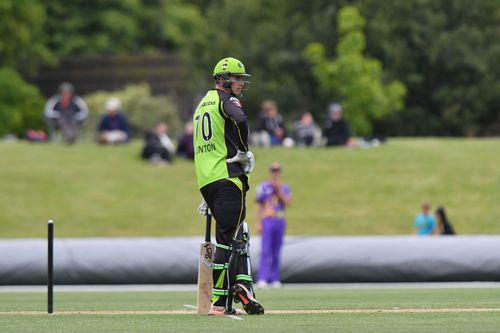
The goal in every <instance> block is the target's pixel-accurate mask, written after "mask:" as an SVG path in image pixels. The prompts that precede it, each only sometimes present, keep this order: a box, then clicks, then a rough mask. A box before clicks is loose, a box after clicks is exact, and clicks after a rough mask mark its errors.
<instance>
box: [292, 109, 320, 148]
mask: <svg viewBox="0 0 500 333" xmlns="http://www.w3.org/2000/svg"><path fill="white" fill-rule="evenodd" d="M293 138H294V140H295V143H296V145H297V146H302V147H304V146H305V147H317V146H319V145H320V143H321V129H320V128H319V126H318V125H317V124H316V123H315V122H314V118H313V116H312V114H311V113H310V112H304V113H303V114H302V116H301V117H300V120H299V121H298V122H297V123H296V124H295V128H294V130H293Z"/></svg>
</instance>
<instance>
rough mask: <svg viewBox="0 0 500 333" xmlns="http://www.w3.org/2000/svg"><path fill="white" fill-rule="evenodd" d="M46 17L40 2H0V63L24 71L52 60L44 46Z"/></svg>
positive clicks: (11, 0)
mask: <svg viewBox="0 0 500 333" xmlns="http://www.w3.org/2000/svg"><path fill="white" fill-rule="evenodd" d="M45 20H46V15H45V10H44V8H43V6H42V5H41V4H40V2H39V1H36V0H2V1H0V66H10V67H14V68H23V69H24V70H25V71H26V70H33V69H35V68H36V65H38V64H41V63H53V62H54V61H55V58H54V57H53V55H52V53H51V51H50V50H49V49H48V48H47V45H46V34H45V32H44V29H43V26H44V24H45Z"/></svg>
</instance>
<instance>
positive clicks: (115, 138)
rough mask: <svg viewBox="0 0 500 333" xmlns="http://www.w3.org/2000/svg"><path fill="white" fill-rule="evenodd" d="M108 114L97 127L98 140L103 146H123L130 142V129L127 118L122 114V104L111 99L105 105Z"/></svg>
mask: <svg viewBox="0 0 500 333" xmlns="http://www.w3.org/2000/svg"><path fill="white" fill-rule="evenodd" d="M105 107H106V112H107V113H106V114H105V115H103V116H102V118H101V121H100V122H99V126H98V127H97V139H98V142H99V143H101V144H121V143H127V142H128V141H129V140H130V127H129V123H128V120H127V117H126V116H125V115H124V114H123V113H122V112H121V107H122V103H121V101H120V100H119V99H118V98H116V97H113V98H110V99H108V101H107V102H106V104H105Z"/></svg>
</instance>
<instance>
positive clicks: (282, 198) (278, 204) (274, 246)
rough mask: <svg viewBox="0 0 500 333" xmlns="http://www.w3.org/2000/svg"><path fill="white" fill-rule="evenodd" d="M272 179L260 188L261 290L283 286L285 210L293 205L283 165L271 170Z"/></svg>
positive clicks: (258, 218)
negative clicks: (281, 278)
mask: <svg viewBox="0 0 500 333" xmlns="http://www.w3.org/2000/svg"><path fill="white" fill-rule="evenodd" d="M269 171H270V174H271V177H270V180H268V181H265V182H263V183H261V184H260V185H259V186H258V187H257V197H256V201H257V204H258V211H257V220H258V223H259V224H258V230H259V232H260V234H261V235H262V242H261V243H262V246H261V253H260V266H259V276H258V282H257V286H258V287H267V286H268V285H269V284H270V285H271V286H273V287H280V286H281V282H280V275H279V273H280V255H281V246H282V244H283V236H284V235H285V229H286V221H285V208H286V207H288V205H290V202H291V190H290V187H289V186H288V184H285V183H283V182H282V180H281V171H282V170H281V165H280V164H279V163H277V162H274V163H272V164H271V166H270V167H269Z"/></svg>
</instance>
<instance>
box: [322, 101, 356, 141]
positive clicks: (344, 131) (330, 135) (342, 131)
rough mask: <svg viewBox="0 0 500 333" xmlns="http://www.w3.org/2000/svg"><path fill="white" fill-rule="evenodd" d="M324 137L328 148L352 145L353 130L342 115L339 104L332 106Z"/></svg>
mask: <svg viewBox="0 0 500 333" xmlns="http://www.w3.org/2000/svg"><path fill="white" fill-rule="evenodd" d="M323 137H324V138H325V139H326V145H327V146H347V145H350V144H351V129H350V127H349V124H348V123H347V121H346V120H345V119H344V117H343V115H342V107H341V106H340V105H339V104H330V106H329V107H328V119H327V121H326V122H325V125H324V127H323Z"/></svg>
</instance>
